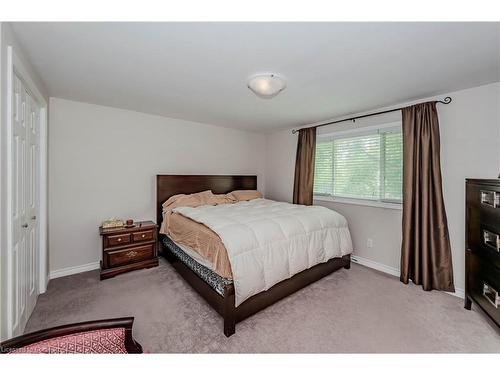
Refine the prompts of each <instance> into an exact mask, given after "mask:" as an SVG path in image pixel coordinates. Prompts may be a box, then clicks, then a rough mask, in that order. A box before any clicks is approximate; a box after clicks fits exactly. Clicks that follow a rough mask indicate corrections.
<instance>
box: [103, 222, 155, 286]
mask: <svg viewBox="0 0 500 375" xmlns="http://www.w3.org/2000/svg"><path fill="white" fill-rule="evenodd" d="M156 232H157V227H156V224H155V223H153V222H152V221H139V222H137V223H135V225H134V226H133V227H131V228H127V227H121V228H108V229H103V228H102V227H99V233H100V234H101V236H102V261H101V280H103V279H108V278H110V277H113V276H116V275H118V274H120V273H124V272H129V271H133V270H138V269H141V268H150V267H156V266H157V265H158V250H157V247H156V246H157V245H156Z"/></svg>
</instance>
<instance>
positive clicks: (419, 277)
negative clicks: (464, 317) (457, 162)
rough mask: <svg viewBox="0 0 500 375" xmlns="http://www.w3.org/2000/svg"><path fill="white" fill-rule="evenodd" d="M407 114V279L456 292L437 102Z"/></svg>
mask: <svg viewBox="0 0 500 375" xmlns="http://www.w3.org/2000/svg"><path fill="white" fill-rule="evenodd" d="M402 112H403V242H402V246H401V278H400V279H401V281H402V282H403V283H405V284H408V282H409V280H412V281H413V282H414V283H415V284H418V285H422V287H423V289H424V290H432V289H438V290H444V291H448V292H454V291H455V287H454V285H453V268H452V263H451V247H450V239H449V236H448V222H447V219H446V211H445V207H444V201H443V192H442V186H441V162H440V157H439V153H440V150H439V148H440V143H439V122H438V115H437V111H436V103H435V102H428V103H422V104H417V105H414V106H411V107H407V108H404V109H403V110H402Z"/></svg>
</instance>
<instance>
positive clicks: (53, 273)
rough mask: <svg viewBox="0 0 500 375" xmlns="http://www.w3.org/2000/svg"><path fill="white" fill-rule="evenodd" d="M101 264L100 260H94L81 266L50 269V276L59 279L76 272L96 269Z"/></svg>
mask: <svg viewBox="0 0 500 375" xmlns="http://www.w3.org/2000/svg"><path fill="white" fill-rule="evenodd" d="M100 266H101V263H100V262H92V263H87V264H82V265H81V266H74V267H66V268H61V269H58V270H54V271H50V273H49V278H50V279H51V280H52V279H57V278H58V277H63V276H69V275H74V274H75V273H80V272H87V271H92V270H96V269H98V268H99V267H100Z"/></svg>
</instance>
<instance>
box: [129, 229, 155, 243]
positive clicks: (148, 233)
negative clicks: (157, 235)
mask: <svg viewBox="0 0 500 375" xmlns="http://www.w3.org/2000/svg"><path fill="white" fill-rule="evenodd" d="M153 238H154V233H153V231H152V230H145V231H141V232H134V233H132V241H134V242H143V241H151V240H152V239H153Z"/></svg>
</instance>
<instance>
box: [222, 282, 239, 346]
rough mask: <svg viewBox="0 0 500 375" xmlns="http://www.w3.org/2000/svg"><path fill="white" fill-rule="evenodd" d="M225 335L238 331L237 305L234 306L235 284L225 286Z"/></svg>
mask: <svg viewBox="0 0 500 375" xmlns="http://www.w3.org/2000/svg"><path fill="white" fill-rule="evenodd" d="M223 318H224V335H226V337H229V336H231V335H233V334H234V333H235V332H236V307H235V306H234V286H233V284H230V285H228V286H226V288H224V316H223Z"/></svg>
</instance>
